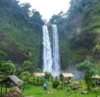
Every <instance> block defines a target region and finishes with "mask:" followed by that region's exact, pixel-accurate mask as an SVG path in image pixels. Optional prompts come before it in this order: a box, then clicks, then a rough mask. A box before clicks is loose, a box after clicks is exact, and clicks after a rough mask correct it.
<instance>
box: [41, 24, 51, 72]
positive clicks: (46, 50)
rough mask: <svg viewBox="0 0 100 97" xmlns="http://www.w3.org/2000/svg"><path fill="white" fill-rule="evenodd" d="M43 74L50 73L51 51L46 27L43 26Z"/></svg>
mask: <svg viewBox="0 0 100 97" xmlns="http://www.w3.org/2000/svg"><path fill="white" fill-rule="evenodd" d="M42 29H43V72H46V71H47V72H51V73H52V51H51V44H50V38H49V33H48V28H47V26H43V28H42Z"/></svg>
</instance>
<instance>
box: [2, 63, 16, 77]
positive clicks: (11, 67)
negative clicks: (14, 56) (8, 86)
mask: <svg viewBox="0 0 100 97" xmlns="http://www.w3.org/2000/svg"><path fill="white" fill-rule="evenodd" d="M15 70H16V67H15V64H13V63H12V62H11V61H3V62H2V63H1V66H0V71H1V72H2V73H3V75H4V76H8V75H12V74H14V73H15Z"/></svg>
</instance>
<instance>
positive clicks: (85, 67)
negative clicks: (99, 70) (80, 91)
mask: <svg viewBox="0 0 100 97" xmlns="http://www.w3.org/2000/svg"><path fill="white" fill-rule="evenodd" d="M92 66H93V64H92V63H91V62H88V61H84V62H82V63H80V64H78V65H77V70H78V71H82V72H84V79H85V81H86V84H87V88H88V89H91V87H92V84H93V80H92V76H93V75H95V73H96V71H95V68H93V67H92Z"/></svg>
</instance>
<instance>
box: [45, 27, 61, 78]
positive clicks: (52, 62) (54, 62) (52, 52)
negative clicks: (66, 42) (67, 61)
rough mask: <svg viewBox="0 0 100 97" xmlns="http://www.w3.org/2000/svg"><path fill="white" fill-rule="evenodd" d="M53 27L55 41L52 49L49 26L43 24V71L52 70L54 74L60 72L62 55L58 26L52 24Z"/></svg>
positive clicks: (56, 74) (57, 74)
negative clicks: (60, 52) (60, 54)
mask: <svg viewBox="0 0 100 97" xmlns="http://www.w3.org/2000/svg"><path fill="white" fill-rule="evenodd" d="M52 28H53V43H52V47H53V49H51V44H50V38H49V33H48V28H47V26H43V72H46V71H47V72H51V73H52V74H53V76H55V77H56V76H59V74H60V57H59V45H58V32H57V26H56V25H52Z"/></svg>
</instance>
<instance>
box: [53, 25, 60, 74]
mask: <svg viewBox="0 0 100 97" xmlns="http://www.w3.org/2000/svg"><path fill="white" fill-rule="evenodd" d="M52 27H53V51H52V52H53V70H52V71H53V76H58V75H59V74H60V55H59V44H58V31H57V26H56V25H52Z"/></svg>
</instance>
